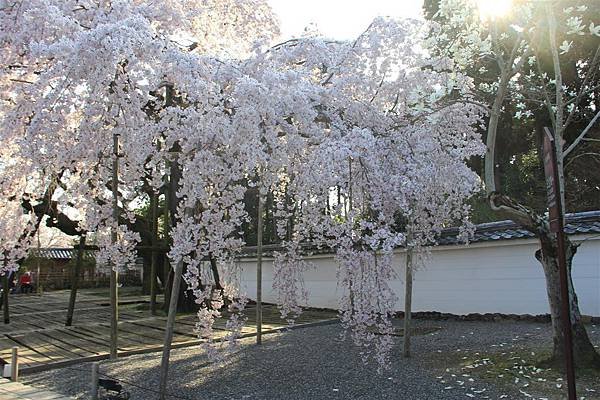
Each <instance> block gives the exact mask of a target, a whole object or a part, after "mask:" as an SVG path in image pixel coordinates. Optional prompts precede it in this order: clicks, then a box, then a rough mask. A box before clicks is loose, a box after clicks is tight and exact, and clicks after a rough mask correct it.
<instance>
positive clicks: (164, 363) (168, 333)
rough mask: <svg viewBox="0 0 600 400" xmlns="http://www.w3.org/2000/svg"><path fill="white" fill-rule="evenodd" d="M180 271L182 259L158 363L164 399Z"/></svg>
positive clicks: (161, 398) (178, 266)
mask: <svg viewBox="0 0 600 400" xmlns="http://www.w3.org/2000/svg"><path fill="white" fill-rule="evenodd" d="M182 271H183V261H181V260H180V261H179V262H178V263H177V265H176V266H175V271H174V276H173V286H172V288H171V300H170V302H169V315H168V317H167V326H166V328H165V342H164V345H163V354H162V360H161V364H160V387H159V393H160V396H159V399H160V400H165V399H166V392H167V379H168V377H169V357H170V356H171V343H172V341H173V329H174V327H175V316H176V314H177V299H178V298H179V286H180V285H181V274H182Z"/></svg>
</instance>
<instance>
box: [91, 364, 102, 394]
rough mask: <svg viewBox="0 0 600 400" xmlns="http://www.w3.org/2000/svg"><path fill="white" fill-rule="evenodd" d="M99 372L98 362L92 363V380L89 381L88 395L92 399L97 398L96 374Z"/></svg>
mask: <svg viewBox="0 0 600 400" xmlns="http://www.w3.org/2000/svg"><path fill="white" fill-rule="evenodd" d="M99 372H100V364H98V363H97V362H94V363H92V380H91V382H90V392H91V393H90V397H91V398H92V400H98V376H99Z"/></svg>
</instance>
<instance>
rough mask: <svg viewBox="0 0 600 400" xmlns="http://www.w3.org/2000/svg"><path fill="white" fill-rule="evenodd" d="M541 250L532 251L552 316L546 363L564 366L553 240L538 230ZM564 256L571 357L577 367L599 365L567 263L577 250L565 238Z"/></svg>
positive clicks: (556, 261) (561, 367) (555, 249)
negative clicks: (550, 337) (549, 352)
mask: <svg viewBox="0 0 600 400" xmlns="http://www.w3.org/2000/svg"><path fill="white" fill-rule="evenodd" d="M539 240H540V246H541V249H540V250H538V251H537V252H536V254H535V256H536V258H537V259H538V261H540V263H541V264H542V268H543V270H544V275H545V276H546V289H547V292H548V302H549V305H550V315H551V318H552V338H553V342H554V345H553V351H552V357H551V359H550V360H548V364H551V365H553V366H554V367H556V368H559V369H564V358H565V347H564V333H563V329H562V326H563V325H562V316H561V298H560V279H559V270H558V260H557V241H556V239H555V237H554V235H552V234H548V233H547V232H540V233H539ZM565 247H566V248H565V255H566V260H567V275H568V277H569V299H570V310H571V326H572V331H573V357H574V359H575V365H576V367H577V368H600V355H598V353H597V352H596V350H595V349H594V346H593V345H592V343H591V341H590V339H589V337H588V334H587V332H586V330H585V326H584V324H583V322H582V320H581V313H580V311H579V304H578V302H577V295H576V294H575V289H574V287H573V280H572V277H571V266H572V261H573V257H574V255H575V253H576V251H577V246H576V245H574V244H573V243H572V242H571V241H570V240H569V238H568V237H566V238H565Z"/></svg>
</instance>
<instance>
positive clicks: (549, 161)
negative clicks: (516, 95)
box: [543, 127, 577, 400]
mask: <svg viewBox="0 0 600 400" xmlns="http://www.w3.org/2000/svg"><path fill="white" fill-rule="evenodd" d="M543 155H544V174H545V175H546V192H547V193H546V196H547V200H548V222H549V225H550V232H553V233H555V234H556V241H557V243H556V244H557V249H556V250H557V254H556V255H557V258H558V260H557V261H558V273H559V281H560V297H561V319H562V325H563V336H564V337H563V340H564V344H563V345H564V347H565V351H564V357H565V372H566V375H567V393H568V398H569V400H577V388H576V382H575V360H574V358H573V326H572V325H571V307H570V304H571V299H570V296H569V275H568V271H567V260H566V255H565V229H564V228H565V227H564V223H565V220H564V217H565V216H564V204H563V199H564V193H563V192H562V189H563V185H562V183H561V174H560V173H559V172H560V171H562V169H559V168H558V163H557V154H556V139H555V137H554V135H553V134H552V131H551V130H550V128H548V127H544V143H543Z"/></svg>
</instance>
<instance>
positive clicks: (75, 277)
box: [65, 235, 85, 326]
mask: <svg viewBox="0 0 600 400" xmlns="http://www.w3.org/2000/svg"><path fill="white" fill-rule="evenodd" d="M84 248H85V235H81V236H80V237H79V248H78V249H77V260H76V261H75V267H74V268H73V273H72V274H71V295H70V296H69V308H68V309H67V321H66V322H65V326H71V324H73V312H74V311H75V300H77V288H78V287H79V275H80V273H81V264H83V251H84V250H83V249H84Z"/></svg>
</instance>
